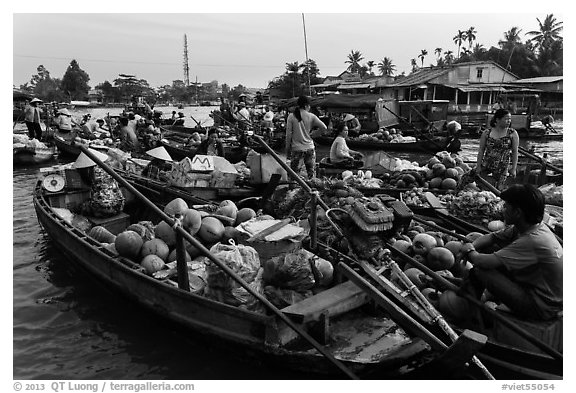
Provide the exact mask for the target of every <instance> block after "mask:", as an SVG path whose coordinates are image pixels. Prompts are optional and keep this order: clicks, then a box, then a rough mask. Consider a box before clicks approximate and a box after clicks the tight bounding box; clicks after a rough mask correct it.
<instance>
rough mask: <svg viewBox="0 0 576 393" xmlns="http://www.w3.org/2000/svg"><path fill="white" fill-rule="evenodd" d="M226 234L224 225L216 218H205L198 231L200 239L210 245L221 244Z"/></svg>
mask: <svg viewBox="0 0 576 393" xmlns="http://www.w3.org/2000/svg"><path fill="white" fill-rule="evenodd" d="M223 234H224V224H222V222H221V221H220V220H218V219H217V218H214V217H205V218H203V219H202V225H201V226H200V230H199V231H198V236H199V237H200V239H202V240H203V241H205V242H206V243H208V244H213V243H216V242H219V241H220V239H222V235H223Z"/></svg>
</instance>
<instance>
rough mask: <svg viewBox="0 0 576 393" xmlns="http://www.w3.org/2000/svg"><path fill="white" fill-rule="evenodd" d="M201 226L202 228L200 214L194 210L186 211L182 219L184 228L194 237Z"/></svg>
mask: <svg viewBox="0 0 576 393" xmlns="http://www.w3.org/2000/svg"><path fill="white" fill-rule="evenodd" d="M200 226H202V215H201V214H200V212H199V211H198V210H194V209H188V210H186V211H185V212H184V218H183V219H182V227H184V229H185V230H186V231H187V232H188V233H189V234H191V235H192V236H194V235H195V234H196V233H198V231H199V230H200Z"/></svg>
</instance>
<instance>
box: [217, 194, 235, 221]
mask: <svg viewBox="0 0 576 393" xmlns="http://www.w3.org/2000/svg"><path fill="white" fill-rule="evenodd" d="M214 214H218V215H222V216H226V217H230V218H231V219H232V220H234V221H236V216H237V215H238V208H237V207H236V204H235V203H234V202H232V201H230V200H228V199H227V200H224V201H222V202H220V205H219V206H218V209H216V211H215V212H214Z"/></svg>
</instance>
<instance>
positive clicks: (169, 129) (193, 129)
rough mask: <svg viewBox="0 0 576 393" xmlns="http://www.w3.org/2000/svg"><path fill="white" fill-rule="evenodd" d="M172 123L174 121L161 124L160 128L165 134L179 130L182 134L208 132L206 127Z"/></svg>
mask: <svg viewBox="0 0 576 393" xmlns="http://www.w3.org/2000/svg"><path fill="white" fill-rule="evenodd" d="M171 124H172V123H170V124H168V125H166V124H161V125H160V130H161V131H162V134H164V133H166V132H178V133H181V134H188V135H191V134H193V133H195V132H198V133H199V134H205V133H206V129H205V128H203V127H186V126H184V125H171ZM177 124H178V123H177Z"/></svg>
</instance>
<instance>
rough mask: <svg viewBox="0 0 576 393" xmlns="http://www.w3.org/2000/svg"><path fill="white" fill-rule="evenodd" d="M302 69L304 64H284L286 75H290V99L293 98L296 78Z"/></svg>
mask: <svg viewBox="0 0 576 393" xmlns="http://www.w3.org/2000/svg"><path fill="white" fill-rule="evenodd" d="M302 67H305V64H300V63H298V62H297V61H295V62H294V63H286V73H287V74H288V75H292V97H294V96H295V86H296V76H297V75H298V71H300V69H301V68H302Z"/></svg>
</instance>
